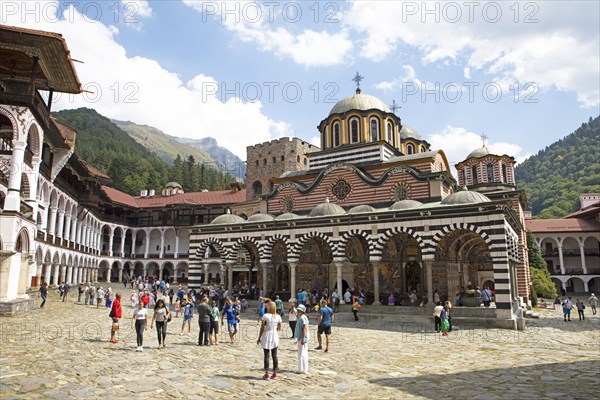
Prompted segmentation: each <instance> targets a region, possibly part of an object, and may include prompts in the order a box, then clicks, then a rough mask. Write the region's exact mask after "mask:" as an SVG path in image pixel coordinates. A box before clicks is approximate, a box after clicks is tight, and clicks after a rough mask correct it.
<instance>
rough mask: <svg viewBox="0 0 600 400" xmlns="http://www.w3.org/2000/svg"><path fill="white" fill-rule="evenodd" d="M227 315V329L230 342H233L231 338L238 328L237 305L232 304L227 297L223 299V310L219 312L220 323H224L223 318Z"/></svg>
mask: <svg viewBox="0 0 600 400" xmlns="http://www.w3.org/2000/svg"><path fill="white" fill-rule="evenodd" d="M226 316H227V331H228V332H229V339H230V340H231V343H233V338H234V336H235V334H236V333H237V331H238V329H237V326H238V321H239V317H238V310H237V305H235V304H233V302H232V301H231V299H230V298H229V297H227V299H226V300H225V307H223V311H222V312H221V325H223V324H224V319H225V317H226Z"/></svg>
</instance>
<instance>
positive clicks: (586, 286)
mask: <svg viewBox="0 0 600 400" xmlns="http://www.w3.org/2000/svg"><path fill="white" fill-rule="evenodd" d="M589 290H590V288H589V286H588V281H583V291H584V292H586V293H587V292H589Z"/></svg>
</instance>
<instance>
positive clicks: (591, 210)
mask: <svg viewBox="0 0 600 400" xmlns="http://www.w3.org/2000/svg"><path fill="white" fill-rule="evenodd" d="M598 214H600V201H598V202H596V203H594V204H592V205H589V206H587V207H586V208H584V209H583V210H579V211H575V212H574V213H571V214H569V215H565V216H564V217H563V218H582V217H584V218H590V217H594V216H597V215H598Z"/></svg>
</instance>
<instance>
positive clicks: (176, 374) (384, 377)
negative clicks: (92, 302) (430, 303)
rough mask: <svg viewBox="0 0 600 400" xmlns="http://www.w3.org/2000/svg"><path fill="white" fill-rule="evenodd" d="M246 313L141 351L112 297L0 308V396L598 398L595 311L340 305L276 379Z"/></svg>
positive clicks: (152, 342)
mask: <svg viewBox="0 0 600 400" xmlns="http://www.w3.org/2000/svg"><path fill="white" fill-rule="evenodd" d="M130 310H131V309H130V308H129V307H124V313H125V315H129V314H130ZM588 310H589V308H588ZM586 311H587V310H586ZM243 316H244V318H243V320H242V323H241V335H240V336H241V337H240V338H239V340H238V341H236V342H235V343H234V344H229V343H228V338H225V336H226V335H221V343H220V345H219V346H218V347H217V346H211V347H198V346H196V344H197V334H198V326H197V317H196V318H195V320H194V323H193V324H192V333H191V335H190V336H180V335H179V330H180V327H181V325H180V324H181V318H174V319H173V322H171V323H170V324H169V335H168V336H167V347H166V348H165V349H158V348H157V339H156V331H155V330H150V329H149V330H148V331H146V335H145V338H144V352H141V353H140V352H136V351H135V347H136V344H135V334H134V332H133V331H132V329H131V322H130V320H126V321H123V322H121V331H120V332H119V335H120V337H119V339H120V340H119V343H118V344H116V345H114V344H111V343H109V342H108V339H109V329H110V319H109V318H108V310H107V309H105V308H100V309H96V308H95V306H94V307H89V306H83V305H78V304H74V303H72V302H71V303H59V302H58V299H57V296H55V295H53V296H52V297H51V299H50V300H49V302H48V303H47V308H45V309H37V310H36V311H35V312H33V313H31V314H29V315H26V316H18V317H12V318H0V335H1V339H2V343H1V347H0V398H2V399H21V398H23V399H25V398H27V399H34V398H86V399H89V398H99V397H103V398H110V399H128V398H163V399H164V398H256V399H258V398H272V397H277V398H287V399H300V398H315V399H317V398H318V399H323V398H344V399H348V398H353V399H363V398H376V399H402V398H425V399H436V400H438V399H445V398H468V397H476V398H479V399H534V398H553V399H555V398H561V397H563V398H571V399H586V400H589V399H592V398H598V397H597V396H598V391H597V390H598V387H599V384H600V372H599V366H600V334H599V332H600V330H599V329H598V328H599V326H600V316H598V315H597V316H591V315H589V316H588V317H587V319H586V321H584V322H579V321H576V320H574V321H573V322H563V321H562V317H560V315H559V314H558V313H557V312H556V311H550V310H548V311H545V310H544V311H541V318H540V319H539V320H528V321H527V329H526V330H525V331H522V332H517V331H508V330H496V329H494V330H485V329H467V330H465V329H463V330H461V329H460V326H458V327H456V330H454V331H453V332H451V333H450V336H449V337H447V338H442V337H440V336H438V335H436V334H435V333H434V332H431V328H432V327H429V326H428V327H423V326H410V325H398V324H394V325H393V326H387V325H386V324H385V323H383V322H377V323H370V324H369V325H367V324H366V323H364V322H363V321H359V322H356V323H355V322H354V321H353V320H352V316H351V315H349V314H345V313H340V314H339V315H338V319H337V321H336V324H335V329H334V332H333V335H332V343H331V348H330V351H329V352H328V353H325V352H323V351H318V350H314V348H315V347H316V337H315V335H314V332H313V334H312V338H311V344H310V352H309V357H310V371H309V374H308V375H297V374H295V373H294V372H293V371H294V369H295V367H296V345H295V341H294V340H290V339H282V340H281V343H280V347H279V364H280V373H279V379H278V380H276V381H265V380H262V379H261V378H262V375H263V370H262V362H263V355H262V349H261V348H260V346H258V345H256V338H257V330H258V328H257V326H256V320H255V319H254V318H253V315H252V314H250V313H249V312H246V313H245V314H243ZM314 321H315V319H314V317H311V324H313V325H314V324H315V322H314ZM389 325H391V324H389ZM285 326H286V330H284V335H285V336H289V333H290V331H289V328H287V324H286V325H285ZM313 328H314V326H313ZM226 339H227V340H226Z"/></svg>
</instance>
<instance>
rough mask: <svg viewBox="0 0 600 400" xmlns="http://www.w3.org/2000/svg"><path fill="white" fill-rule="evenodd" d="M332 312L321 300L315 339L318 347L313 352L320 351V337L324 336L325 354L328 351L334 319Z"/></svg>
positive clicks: (325, 302) (324, 301)
mask: <svg viewBox="0 0 600 400" xmlns="http://www.w3.org/2000/svg"><path fill="white" fill-rule="evenodd" d="M334 318H335V317H334V315H333V310H332V309H331V307H329V306H328V305H327V301H326V300H321V308H320V309H319V318H318V320H317V322H318V328H317V334H318V336H317V339H318V340H319V346H317V348H316V349H315V350H321V349H322V348H323V347H322V346H321V344H322V342H321V335H322V334H323V333H324V334H325V352H328V351H329V335H331V324H332V323H333V319H334Z"/></svg>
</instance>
